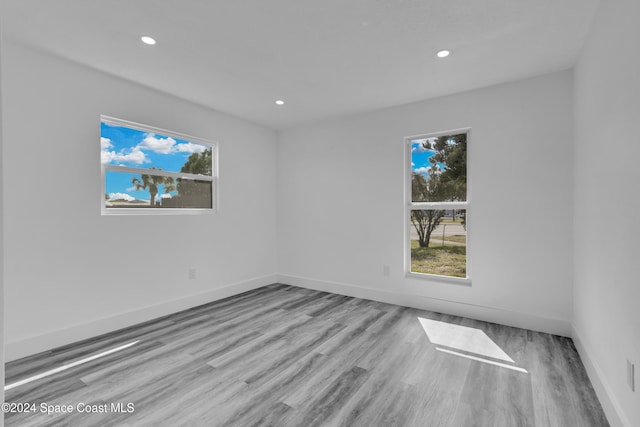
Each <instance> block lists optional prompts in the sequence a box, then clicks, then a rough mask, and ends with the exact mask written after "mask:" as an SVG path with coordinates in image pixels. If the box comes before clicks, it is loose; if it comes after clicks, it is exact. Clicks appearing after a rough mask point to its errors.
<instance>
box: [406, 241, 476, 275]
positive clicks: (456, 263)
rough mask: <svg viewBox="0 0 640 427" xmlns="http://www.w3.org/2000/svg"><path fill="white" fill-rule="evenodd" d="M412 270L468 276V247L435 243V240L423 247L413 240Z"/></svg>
mask: <svg viewBox="0 0 640 427" xmlns="http://www.w3.org/2000/svg"><path fill="white" fill-rule="evenodd" d="M461 237H464V236H461ZM411 271H412V272H413V273H427V274H439V275H441V276H452V277H466V276H467V248H466V247H465V246H454V245H447V244H445V245H444V246H442V245H441V244H435V245H434V244H433V241H432V243H431V245H430V246H429V247H428V248H421V247H420V246H419V245H418V241H417V240H412V241H411Z"/></svg>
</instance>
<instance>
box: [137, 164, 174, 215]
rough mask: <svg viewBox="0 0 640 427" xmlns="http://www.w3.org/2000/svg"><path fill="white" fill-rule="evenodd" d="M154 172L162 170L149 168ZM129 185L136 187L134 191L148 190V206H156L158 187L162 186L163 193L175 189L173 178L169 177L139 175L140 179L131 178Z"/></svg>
mask: <svg viewBox="0 0 640 427" xmlns="http://www.w3.org/2000/svg"><path fill="white" fill-rule="evenodd" d="M150 169H154V170H162V169H158V168H153V167H152V168H150ZM131 183H132V184H133V185H134V186H135V187H136V190H146V189H147V188H148V189H149V194H150V195H151V200H149V205H150V206H152V207H153V206H156V195H157V194H158V186H159V185H164V192H165V193H170V192H171V191H174V190H175V189H176V186H175V184H174V181H173V178H171V177H170V176H160V175H146V174H143V175H140V178H137V177H133V179H132V180H131Z"/></svg>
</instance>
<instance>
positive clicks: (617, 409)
mask: <svg viewBox="0 0 640 427" xmlns="http://www.w3.org/2000/svg"><path fill="white" fill-rule="evenodd" d="M571 336H572V339H573V343H574V344H575V346H576V350H578V354H579V355H580V359H581V360H582V364H583V365H584V368H585V370H586V371H587V375H588V376H589V379H590V380H591V385H593V389H594V390H595V391H596V395H597V396H598V400H600V404H601V405H602V409H603V410H604V413H605V415H606V416H607V420H608V421H609V424H610V425H611V427H631V422H630V421H629V419H628V418H627V417H626V415H625V414H624V412H623V411H622V407H621V406H620V404H619V403H618V400H617V399H616V398H615V395H614V394H613V392H612V389H611V386H610V385H609V383H608V381H607V378H606V377H605V375H604V373H603V372H602V369H601V368H600V365H598V363H597V362H596V360H595V359H594V358H593V357H591V354H592V352H591V351H590V347H589V346H588V345H587V344H586V342H585V341H583V340H582V335H581V334H580V333H579V332H578V330H577V329H576V327H575V325H572V331H571Z"/></svg>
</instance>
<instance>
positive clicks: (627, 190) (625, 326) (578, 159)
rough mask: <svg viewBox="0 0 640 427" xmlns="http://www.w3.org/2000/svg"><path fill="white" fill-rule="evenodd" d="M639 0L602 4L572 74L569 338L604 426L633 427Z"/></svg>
mask: <svg viewBox="0 0 640 427" xmlns="http://www.w3.org/2000/svg"><path fill="white" fill-rule="evenodd" d="M638 22H640V2H638V1H637V0H603V1H602V2H601V4H600V9H599V11H598V13H597V15H596V20H595V23H594V25H593V28H592V30H591V32H590V36H589V38H588V39H587V42H586V44H585V46H584V49H583V52H582V54H581V57H580V60H579V62H578V64H577V66H576V69H575V133H576V142H575V211H574V215H575V231H574V234H575V241H574V252H575V258H574V295H573V298H574V333H573V337H574V341H575V342H576V346H577V347H578V349H579V350H580V354H581V356H582V359H583V361H584V362H585V365H587V369H588V372H589V374H590V377H591V379H592V382H593V384H594V387H595V388H596V391H597V392H598V395H599V397H600V400H601V402H602V403H603V406H604V408H605V410H606V412H607V415H608V417H609V420H610V421H611V423H612V425H627V426H639V425H640V384H638V382H639V381H640V377H639V376H638V374H636V392H635V393H633V392H631V390H630V389H629V387H628V386H627V384H626V360H627V359H630V360H631V361H632V362H633V363H635V367H636V372H638V370H640V309H639V307H638V304H639V303H640V286H639V283H638V278H639V277H640V264H639V263H638V259H639V257H638V255H639V254H640V251H638V247H637V245H638V241H640V222H639V221H638V215H639V214H640V192H639V190H638V184H639V183H640V167H638V159H639V158H640V138H638V124H640V26H639V25H638Z"/></svg>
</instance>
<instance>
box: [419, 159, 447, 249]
mask: <svg viewBox="0 0 640 427" xmlns="http://www.w3.org/2000/svg"><path fill="white" fill-rule="evenodd" d="M441 175H442V174H441V173H439V172H438V168H437V167H435V166H433V167H431V168H429V179H428V180H427V179H425V177H424V175H422V174H419V173H415V172H414V173H413V174H412V176H411V181H412V182H411V197H412V200H413V201H414V202H426V201H431V200H434V198H435V196H436V195H437V194H438V193H439V192H440V191H441V187H440V186H439V182H440V176H441ZM444 214H445V211H444V210H440V209H426V210H412V211H411V224H412V225H413V227H414V228H415V229H416V232H417V233H418V244H419V245H420V247H421V248H428V247H429V239H431V233H433V230H435V228H436V227H437V226H438V225H439V224H440V222H442V218H444Z"/></svg>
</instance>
